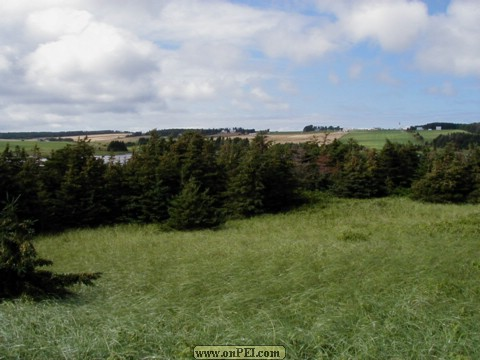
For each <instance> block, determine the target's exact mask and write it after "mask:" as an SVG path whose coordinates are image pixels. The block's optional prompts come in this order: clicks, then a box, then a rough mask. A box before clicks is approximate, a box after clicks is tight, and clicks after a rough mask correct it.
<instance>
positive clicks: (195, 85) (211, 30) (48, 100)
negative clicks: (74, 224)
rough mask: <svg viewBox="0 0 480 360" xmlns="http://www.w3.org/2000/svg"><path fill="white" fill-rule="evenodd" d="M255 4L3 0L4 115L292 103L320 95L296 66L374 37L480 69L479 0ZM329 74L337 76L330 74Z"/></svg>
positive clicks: (479, 72) (384, 45) (0, 84)
mask: <svg viewBox="0 0 480 360" xmlns="http://www.w3.org/2000/svg"><path fill="white" fill-rule="evenodd" d="M249 3H250V2H244V3H242V2H238V1H235V2H233V1H229V0H211V1H210V0H209V1H204V0H125V1H122V2H121V4H120V3H119V2H118V0H102V1H98V0H35V1H31V0H15V1H0V14H2V16H0V44H1V45H0V118H1V119H11V120H12V121H14V122H16V123H17V124H19V127H21V126H23V125H24V124H26V123H27V122H28V121H29V120H28V119H30V121H36V122H37V124H38V126H46V127H52V128H53V127H65V126H66V125H65V124H68V123H75V124H76V123H77V121H81V120H80V119H82V118H83V119H86V118H88V119H92V124H98V123H99V121H101V120H102V119H106V120H105V121H107V120H108V121H110V120H109V119H113V118H114V119H120V121H123V120H125V121H126V122H127V126H126V127H130V123H129V121H130V119H131V117H132V116H135V117H136V121H137V122H136V125H138V124H139V123H140V122H141V121H140V120H139V119H145V122H146V123H149V121H151V119H155V118H158V117H159V115H161V114H166V115H165V117H170V116H172V114H173V113H175V112H176V113H180V112H182V113H187V114H189V116H192V117H193V116H197V115H196V112H197V110H198V109H201V110H202V111H203V112H204V114H205V113H208V111H209V110H207V109H208V108H211V109H212V110H211V114H214V113H215V114H217V112H216V111H219V113H218V114H217V115H218V117H219V118H220V117H222V116H225V115H226V114H230V113H231V112H232V111H236V110H237V109H240V110H242V111H245V112H247V113H249V114H251V113H254V112H259V113H262V114H264V115H265V114H268V112H269V111H270V112H273V113H276V112H279V113H281V112H286V111H289V110H290V108H291V104H293V103H294V102H295V101H296V100H295V99H297V98H302V99H306V98H313V97H310V95H307V94H305V93H304V91H306V90H305V88H309V86H308V85H305V84H303V85H302V84H301V83H302V81H303V80H302V79H300V80H299V79H298V78H295V77H293V76H290V75H291V74H292V73H294V72H295V71H296V70H297V69H299V68H305V69H307V68H308V67H310V68H311V69H313V68H322V66H323V61H327V62H328V61H332V59H335V56H337V55H338V54H340V55H341V54H349V52H350V51H352V52H353V51H355V49H358V48H362V47H363V46H364V45H365V44H368V47H369V48H374V49H378V50H379V52H380V53H382V54H383V53H384V52H387V53H393V54H394V55H395V54H396V53H399V52H401V53H402V54H409V56H410V60H411V61H414V60H415V61H417V64H419V68H420V69H428V70H429V71H440V72H448V73H451V74H455V75H463V76H468V75H474V76H480V60H479V59H480V42H478V39H477V38H478V36H477V35H478V34H479V33H480V25H479V24H480V16H479V11H480V10H479V7H478V4H477V0H452V1H451V4H450V6H449V8H448V11H447V12H446V13H443V14H436V15H434V16H429V15H428V11H427V6H426V3H425V2H423V1H420V0H308V1H282V2H258V3H257V4H255V6H249V5H248V4H249ZM312 7H313V8H315V9H314V10H315V11H311V10H312ZM412 54H414V55H412ZM341 56H342V55H341ZM380 62H381V60H380ZM369 63H370V64H372V62H371V61H370V62H369V60H366V61H365V59H362V58H360V59H359V60H358V61H357V58H354V60H352V61H350V62H349V63H348V64H349V65H350V66H349V65H347V68H346V69H344V70H339V68H337V67H335V69H336V71H337V72H338V74H342V80H343V79H348V78H350V79H359V78H362V81H366V79H368V78H370V79H372V77H371V76H370V77H369V76H367V75H368V70H369V68H368V67H369ZM378 65H384V64H381V63H379V64H378ZM386 68H389V67H386ZM389 69H390V68H389ZM375 72H377V73H378V76H377V77H376V78H375V79H376V80H378V81H380V82H382V83H387V84H390V85H394V84H398V80H396V79H397V78H399V77H398V74H397V73H395V72H393V71H392V72H385V71H384V72H380V73H379V70H378V69H376V70H375ZM364 73H365V74H366V75H365V76H363V74H364ZM323 74H325V73H323ZM302 76H303V77H304V78H307V77H308V76H305V75H302ZM302 76H300V78H301V77H302ZM316 76H318V74H317V75H316ZM316 79H318V77H317V78H316ZM322 81H325V82H328V81H330V83H332V84H338V83H339V82H340V77H339V75H337V73H330V75H328V73H327V76H326V77H325V75H322ZM359 82H360V81H359ZM439 83H440V82H439ZM302 86H303V87H305V88H302ZM426 88H427V87H426V86H424V87H423V89H426ZM309 89H312V87H310V88H309ZM427 92H429V93H437V94H441V93H443V94H446V93H447V92H448V88H446V87H442V86H437V87H432V88H430V89H429V90H428V91H427ZM283 97H285V98H287V97H288V101H285V100H284V98H283ZM299 101H303V100H299ZM112 114H115V115H114V116H113V115H112ZM265 116H267V115H265ZM204 117H205V118H207V117H208V116H207V115H205V116H204ZM197 118H200V116H197ZM113 123H114V124H118V122H113ZM230 125H231V124H230ZM118 126H120V127H123V126H122V125H118ZM156 126H157V125H153V126H152V127H156ZM101 127H104V126H101Z"/></svg>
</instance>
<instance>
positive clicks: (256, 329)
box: [0, 198, 480, 359]
mask: <svg viewBox="0 0 480 360" xmlns="http://www.w3.org/2000/svg"><path fill="white" fill-rule="evenodd" d="M479 219H480V208H478V206H473V205H464V206H456V205H431V204H422V203H418V202H413V201H410V200H408V199H405V198H391V199H390V198H389V199H374V200H339V199H333V198H324V199H322V200H321V201H320V203H319V204H318V205H315V206H311V207H306V208H303V209H299V210H297V211H295V212H291V213H288V214H279V215H269V216H262V217H258V218H253V219H249V220H241V221H232V222H229V223H227V224H226V225H225V227H224V228H223V229H221V230H218V231H197V232H184V233H181V232H161V231H160V230H159V229H158V228H156V227H155V226H137V225H122V226H116V227H109V228H101V229H96V230H81V231H70V232H66V233H63V234H61V235H57V236H48V237H42V238H39V239H38V241H37V248H38V250H39V252H40V255H41V256H43V257H46V258H50V259H52V260H53V261H54V270H55V271H59V272H60V271H61V272H63V271H65V272H79V271H102V272H103V273H104V275H103V277H102V278H101V279H100V280H99V281H97V286H95V287H78V288H76V289H75V290H76V292H77V295H76V296H74V297H72V298H70V299H67V300H48V301H43V302H39V303H34V302H31V301H28V300H25V299H23V300H19V301H14V302H4V303H2V304H0V359H16V358H18V359H30V358H35V359H87V358H88V359H107V358H109V359H142V358H144V359H155V358H158V359H178V358H192V349H193V347H194V346H195V345H209V344H212V345H213V344H215V345H227V344H232V345H237V344H238V345H240V344H242V345H252V344H258V345H261V344H268V345H273V344H275V345H283V346H285V347H286V351H287V358H288V359H351V358H354V359H422V358H423V359H478V358H480V313H479V311H478V309H479V308H480V296H479V295H480V283H479V280H478V279H479V275H480V256H479V255H480V246H479V234H480V227H479V225H478V223H479V221H478V220H479Z"/></svg>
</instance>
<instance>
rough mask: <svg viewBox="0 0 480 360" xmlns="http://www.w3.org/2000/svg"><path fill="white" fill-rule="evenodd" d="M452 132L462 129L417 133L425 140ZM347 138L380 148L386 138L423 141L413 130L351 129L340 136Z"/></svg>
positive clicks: (396, 140) (395, 140)
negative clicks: (416, 136)
mask: <svg viewBox="0 0 480 360" xmlns="http://www.w3.org/2000/svg"><path fill="white" fill-rule="evenodd" d="M453 132H463V131H462V130H432V131H428V130H423V131H418V133H419V134H420V135H421V136H422V137H423V138H424V140H425V141H428V142H430V141H432V140H433V139H434V138H436V137H437V136H440V135H446V134H451V133H453ZM348 139H355V140H356V141H357V142H358V143H359V144H360V145H363V146H366V147H369V148H374V149H381V148H382V147H383V145H384V144H385V141H386V140H387V139H388V140H390V141H391V142H395V143H401V144H406V143H408V142H411V143H412V144H419V145H420V144H422V143H423V141H420V140H419V139H417V138H415V137H414V132H413V133H412V132H407V131H404V130H352V131H349V132H348V133H347V134H345V135H344V136H342V138H341V140H342V141H346V140H348Z"/></svg>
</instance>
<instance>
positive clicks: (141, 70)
mask: <svg viewBox="0 0 480 360" xmlns="http://www.w3.org/2000/svg"><path fill="white" fill-rule="evenodd" d="M72 15H73V16H75V15H77V14H74V13H72ZM42 23H43V22H42ZM74 28H75V30H72V27H61V26H56V27H55V31H62V32H64V34H63V35H62V36H60V37H58V38H57V39H56V40H54V41H51V42H46V43H42V44H40V45H39V46H38V48H37V49H35V51H34V52H32V53H31V54H30V55H28V56H27V57H26V58H25V61H24V64H25V69H26V79H27V80H28V81H29V82H30V83H31V84H34V85H35V86H36V87H37V88H39V89H41V90H43V91H45V92H51V93H54V94H58V95H59V94H65V96H66V97H69V98H71V99H75V100H92V101H115V100H122V99H128V98H136V97H137V96H139V95H140V94H141V93H142V91H143V90H142V87H143V86H145V85H147V87H148V84H145V83H144V82H145V79H144V76H145V75H148V74H149V73H150V72H152V71H155V68H156V65H155V62H154V60H152V58H153V59H154V54H155V49H154V48H153V47H152V46H151V44H149V43H148V42H145V41H141V40H140V39H137V38H136V37H135V36H133V35H132V34H129V33H127V32H125V31H123V30H121V29H117V28H115V27H112V26H110V25H108V24H103V23H97V22H90V23H88V24H83V25H82V26H76V25H75V26H74ZM49 30H52V27H50V29H49ZM139 82H140V83H141V84H138V83H139ZM65 89H68V91H67V92H66V91H65Z"/></svg>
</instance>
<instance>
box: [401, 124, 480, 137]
mask: <svg viewBox="0 0 480 360" xmlns="http://www.w3.org/2000/svg"><path fill="white" fill-rule="evenodd" d="M437 127H441V128H442V130H464V131H468V132H471V133H474V134H478V133H480V123H478V122H475V123H471V124H457V123H449V122H433V123H428V124H424V125H415V126H410V127H409V128H408V130H410V131H415V130H417V129H418V128H423V129H424V130H435V129H436V128H437Z"/></svg>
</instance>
